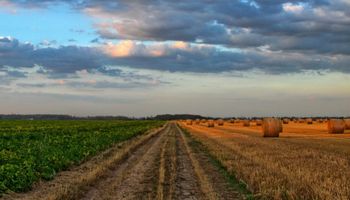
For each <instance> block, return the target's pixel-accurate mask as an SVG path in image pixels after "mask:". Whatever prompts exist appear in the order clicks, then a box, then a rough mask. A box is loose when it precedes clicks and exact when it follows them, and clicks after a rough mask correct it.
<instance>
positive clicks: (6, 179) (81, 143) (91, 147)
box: [0, 120, 164, 196]
mask: <svg viewBox="0 0 350 200" xmlns="http://www.w3.org/2000/svg"><path fill="white" fill-rule="evenodd" d="M163 123H164V122H162V121H112V120H110V121H109V120H105V121H90V120H86V121H53V120H50V121H0V196H1V194H2V193H6V192H10V191H14V192H23V191H26V190H28V189H30V188H31V186H32V184H33V183H34V182H35V181H38V180H39V179H44V180H50V179H52V178H53V177H54V176H55V174H56V173H57V172H59V171H61V170H65V169H67V168H68V167H70V166H72V165H77V164H79V163H81V162H83V161H84V160H86V159H88V158H90V157H91V156H93V155H96V154H97V153H98V152H101V151H102V150H105V149H107V148H109V147H111V146H112V145H113V144H115V143H118V142H121V141H124V140H127V139H130V138H131V137H133V136H135V135H138V134H141V133H144V132H145V131H147V130H149V129H151V128H155V127H157V126H160V125H162V124H163Z"/></svg>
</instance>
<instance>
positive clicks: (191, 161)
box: [5, 122, 242, 200]
mask: <svg viewBox="0 0 350 200" xmlns="http://www.w3.org/2000/svg"><path fill="white" fill-rule="evenodd" d="M192 143H193V141H192V140H191V138H190V137H188V136H186V135H185V133H184V132H183V131H182V130H181V129H180V128H179V127H178V125H177V124H176V123H175V122H170V123H168V124H167V125H165V127H164V128H163V129H161V130H160V131H156V132H153V133H149V134H145V135H143V136H141V137H140V138H136V139H134V140H133V141H128V142H126V144H123V145H117V146H116V147H114V148H111V149H110V150H108V151H106V152H105V153H102V154H101V155H99V156H98V157H96V158H94V159H92V160H91V161H88V162H86V163H84V164H82V165H81V166H77V167H76V168H75V169H71V170H69V171H66V172H62V173H60V174H58V175H57V177H56V178H55V179H54V180H53V181H50V182H43V183H39V184H38V186H36V187H35V188H34V189H33V190H32V191H30V192H28V193H24V194H14V195H10V196H8V197H5V199H26V200H27V199H28V200H32V199H50V200H53V199H82V200H93V199H96V200H97V199H123V200H124V199H159V200H162V199H181V200H186V199H201V200H202V199H208V200H212V199H242V196H241V195H240V193H239V192H237V191H235V190H234V189H233V188H232V187H231V186H230V184H229V183H228V182H227V179H226V178H225V177H224V176H223V175H222V174H221V173H220V172H219V171H218V168H217V167H216V166H214V165H213V164H212V162H211V161H210V159H209V157H208V155H207V154H206V153H204V152H203V151H200V150H198V149H197V148H195V146H193V145H191V144H192Z"/></svg>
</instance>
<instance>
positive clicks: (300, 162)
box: [180, 122, 350, 199]
mask: <svg viewBox="0 0 350 200" xmlns="http://www.w3.org/2000/svg"><path fill="white" fill-rule="evenodd" d="M180 124H181V126H182V127H184V128H185V129H187V130H188V131H189V132H190V134H191V135H192V137H193V138H194V139H195V140H198V141H199V142H201V143H202V144H203V145H204V146H205V147H206V148H207V149H208V151H209V152H210V153H211V154H212V155H213V156H214V157H215V158H216V159H218V160H219V161H220V162H221V163H222V165H223V166H224V167H225V168H226V169H227V170H228V172H229V173H230V174H232V175H234V176H236V177H237V178H238V179H240V180H241V181H242V182H244V183H246V185H247V187H248V188H249V190H251V191H252V192H253V193H254V195H255V196H256V197H258V198H263V199H265V198H266V199H349V198H350V187H349V185H350V170H349V169H350V154H349V153H350V131H349V130H346V131H345V133H344V134H329V133H328V130H327V123H318V122H314V123H313V124H307V123H295V122H289V124H283V132H282V133H280V136H279V137H276V138H264V137H262V127H261V126H257V125H256V124H255V123H254V122H252V123H251V125H250V126H249V127H244V126H243V123H242V122H240V123H234V124H232V123H229V122H225V124H224V125H223V126H218V124H217V123H216V124H215V127H210V128H208V127H207V124H206V123H200V124H192V125H187V124H186V123H183V122H180Z"/></svg>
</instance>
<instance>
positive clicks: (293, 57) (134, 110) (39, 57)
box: [0, 0, 350, 117]
mask: <svg viewBox="0 0 350 200" xmlns="http://www.w3.org/2000/svg"><path fill="white" fill-rule="evenodd" d="M349 35H350V2H349V1H347V0H332V1H331V0H321V1H311V0H300V1H295V0H290V1H287V0H282V1H263V0H255V1H253V0H246V1H229V0H218V1H211V2H205V3H204V2H203V1H192V0H188V1H180V2H174V1H170V0H161V1H155V0H154V1H153V0H151V1H147V3H146V2H145V1H124V0H120V1H109V0H106V1H97V0H79V1H66V0H44V1H35V0H25V1H23V0H21V1H19V0H13V1H10V0H0V95H1V99H0V110H1V113H24V114H26V113H58V114H72V115H127V116H149V115H155V114H161V113H193V114H202V115H210V116H222V117H224V116H276V115H277V116H284V115H297V116H308V115H313V116H316V115H332V116H338V115H340V116H343V115H349V113H350V107H349V106H348V102H350V75H349V73H350V66H349V63H350V36H349Z"/></svg>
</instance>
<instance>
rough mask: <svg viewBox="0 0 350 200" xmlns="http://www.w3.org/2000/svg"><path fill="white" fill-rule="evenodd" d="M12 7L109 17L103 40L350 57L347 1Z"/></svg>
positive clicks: (28, 2) (162, 0) (91, 2)
mask: <svg viewBox="0 0 350 200" xmlns="http://www.w3.org/2000/svg"><path fill="white" fill-rule="evenodd" d="M11 2H14V3H17V5H19V6H21V5H22V6H26V7H30V6H32V7H38V6H39V7H45V6H47V5H50V4H53V3H54V4H57V3H59V2H61V3H62V2H63V3H67V4H69V5H71V6H72V7H73V8H75V9H78V10H81V11H84V13H88V14H90V15H91V16H94V17H104V20H102V22H100V21H97V23H96V24H97V25H96V28H97V32H98V33H99V34H100V36H101V38H103V39H132V40H155V41H164V40H182V41H187V42H202V43H207V44H219V45H224V46H227V47H235V48H258V47H260V46H264V45H265V46H269V47H270V50H273V51H292V52H306V53H314V54H345V55H349V54H350V50H349V49H350V37H349V35H350V3H349V2H348V1H345V0H275V1H266V0H242V1H232V0H216V1H212V0H204V1H197V0H186V1H185V0H180V1H172V0H146V1H145V0H135V1H128V0H119V1H114V0H104V1H99V0H79V1H68V0H43V1H37V0H25V1H23V0H14V1H11ZM116 19H117V20H116ZM72 31H75V32H80V31H82V30H79V29H77V30H72ZM94 42H97V41H94Z"/></svg>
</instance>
